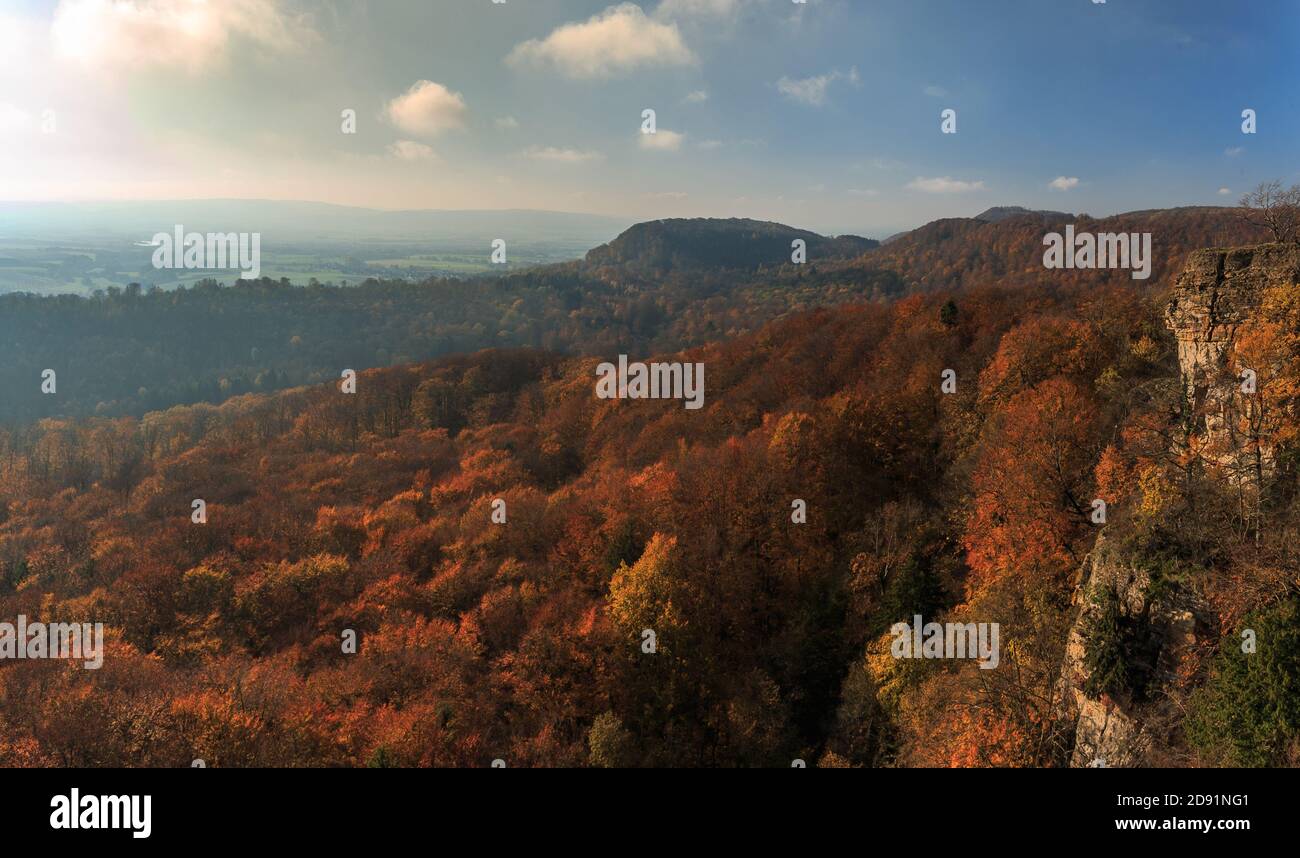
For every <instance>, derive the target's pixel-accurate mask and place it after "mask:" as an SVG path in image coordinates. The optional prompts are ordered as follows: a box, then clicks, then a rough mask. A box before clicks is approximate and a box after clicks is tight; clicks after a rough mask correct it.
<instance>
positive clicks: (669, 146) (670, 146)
mask: <svg viewBox="0 0 1300 858" xmlns="http://www.w3.org/2000/svg"><path fill="white" fill-rule="evenodd" d="M638 136H639V137H640V140H639V141H638V143H637V145H639V146H640V147H641V148H642V149H650V150H653V151H655V152H676V151H677V150H679V149H681V148H682V141H683V140H685V139H686V135H685V134H678V133H677V132H676V131H669V130H667V129H666V128H660V129H659V130H658V131H656V132H655V133H654V134H641V135H638Z"/></svg>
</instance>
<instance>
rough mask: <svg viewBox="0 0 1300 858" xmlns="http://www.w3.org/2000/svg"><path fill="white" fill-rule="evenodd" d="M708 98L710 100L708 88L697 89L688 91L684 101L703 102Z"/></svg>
mask: <svg viewBox="0 0 1300 858" xmlns="http://www.w3.org/2000/svg"><path fill="white" fill-rule="evenodd" d="M708 100H709V93H708V90H704V89H697V90H695V91H694V92H688V93H687V94H686V97H685V98H683V99H682V101H684V102H686V103H687V104H703V103H704V102H706V101H708Z"/></svg>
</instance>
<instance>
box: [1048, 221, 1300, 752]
mask: <svg viewBox="0 0 1300 858" xmlns="http://www.w3.org/2000/svg"><path fill="white" fill-rule="evenodd" d="M1294 283H1300V247H1297V246H1295V245H1280V244H1268V245H1259V246H1255V247H1242V248H1233V249H1207V250H1198V251H1195V252H1193V253H1192V254H1190V255H1189V257H1188V259H1187V263H1186V266H1185V267H1184V269H1183V271H1182V273H1181V274H1180V275H1179V276H1178V278H1177V279H1176V281H1175V285H1174V288H1173V290H1172V292H1171V294H1170V298H1169V304H1168V307H1167V309H1166V312H1165V321H1166V324H1167V325H1168V327H1169V329H1170V330H1171V331H1172V332H1173V335H1174V338H1175V340H1176V341H1177V347H1178V364H1179V370H1180V376H1181V382H1182V385H1183V390H1184V392H1185V395H1186V396H1187V402H1188V405H1189V407H1190V410H1189V412H1188V413H1189V414H1191V415H1194V416H1195V418H1196V421H1197V422H1196V424H1195V425H1194V427H1193V430H1192V431H1193V432H1195V433H1196V434H1199V435H1202V436H1203V437H1204V439H1205V440H1206V441H1207V442H1208V443H1207V448H1208V449H1210V450H1214V451H1217V452H1216V453H1213V454H1211V455H1215V456H1217V457H1218V461H1219V462H1220V463H1221V464H1224V465H1231V464H1234V459H1236V458H1237V457H1238V456H1239V455H1240V439H1239V438H1237V437H1235V436H1234V429H1233V427H1234V425H1236V424H1235V420H1234V417H1235V416H1236V415H1237V414H1238V413H1239V412H1240V411H1241V410H1242V409H1249V408H1250V407H1251V403H1250V400H1249V397H1248V395H1246V394H1245V393H1243V391H1242V390H1241V386H1240V381H1239V379H1238V378H1237V377H1236V376H1235V374H1234V373H1233V372H1231V371H1229V370H1227V369H1226V368H1227V366H1228V365H1229V357H1230V356H1231V353H1232V349H1233V346H1234V343H1235V342H1236V340H1237V337H1238V334H1239V332H1240V331H1241V330H1242V328H1243V327H1244V326H1248V325H1249V324H1250V323H1251V319H1252V317H1253V315H1254V314H1255V312H1256V311H1257V309H1258V307H1259V302H1260V300H1261V297H1262V296H1263V294H1264V292H1265V291H1266V290H1267V289H1269V288H1270V287H1272V286H1275V285H1289V284H1294ZM1224 473H1225V479H1229V478H1232V477H1231V476H1230V475H1232V474H1241V473H1245V469H1241V468H1232V467H1228V468H1225V469H1224ZM1263 479H1265V480H1266V479H1267V475H1265V477H1264V478H1263ZM1119 541H1120V540H1118V539H1116V538H1113V536H1112V535H1111V534H1109V533H1108V532H1107V531H1106V530H1103V532H1102V533H1101V534H1100V535H1099V536H1098V538H1097V542H1096V544H1095V546H1094V548H1093V551H1092V552H1091V553H1090V554H1089V555H1088V557H1087V558H1086V559H1085V561H1084V563H1083V565H1082V569H1081V572H1080V580H1079V583H1078V589H1077V591H1076V594H1075V603H1076V604H1077V605H1078V615H1077V618H1076V620H1075V623H1074V625H1073V627H1072V628H1071V630H1070V633H1069V639H1068V642H1067V646H1066V655H1065V662H1064V664H1063V667H1062V671H1061V679H1060V686H1059V692H1060V698H1061V704H1060V705H1061V713H1062V718H1063V720H1064V721H1066V722H1067V723H1073V725H1074V731H1073V732H1074V741H1073V746H1072V752H1071V757H1070V765H1072V766H1090V765H1097V766H1100V765H1104V766H1107V767H1125V766H1137V765H1144V764H1152V763H1153V762H1159V761H1158V760H1157V761H1153V760H1152V759H1151V757H1150V753H1151V750H1152V748H1153V747H1158V746H1161V745H1162V744H1163V743H1164V741H1165V740H1166V739H1168V738H1169V736H1168V733H1169V732H1170V731H1171V730H1172V729H1175V727H1176V725H1177V723H1178V721H1179V712H1178V711H1176V706H1175V704H1173V703H1172V702H1170V701H1171V698H1170V696H1169V695H1166V694H1164V693H1163V691H1164V690H1166V689H1168V688H1170V687H1172V685H1173V684H1174V683H1175V682H1177V681H1179V677H1178V674H1177V669H1178V666H1179V665H1180V664H1181V663H1182V662H1183V660H1184V656H1186V655H1187V654H1188V652H1189V650H1190V649H1191V648H1194V647H1197V646H1201V645H1208V644H1210V643H1212V642H1213V640H1214V639H1215V632H1214V631H1213V630H1214V628H1215V626H1216V623H1215V618H1214V617H1213V616H1211V615H1210V614H1209V611H1208V609H1207V608H1206V606H1205V605H1204V603H1203V602H1202V601H1201V600H1200V599H1199V598H1198V597H1197V595H1196V593H1195V592H1194V590H1193V588H1192V587H1191V586H1189V585H1188V584H1186V583H1183V582H1170V581H1158V582H1157V581H1153V580H1152V576H1151V574H1150V573H1149V571H1148V570H1145V569H1143V568H1141V566H1140V565H1139V564H1137V563H1135V562H1134V560H1133V558H1132V557H1131V556H1129V555H1128V554H1127V553H1126V551H1125V549H1124V548H1123V546H1122V545H1119V544H1116V543H1117V542H1119ZM1101 593H1105V594H1107V595H1108V596H1109V594H1112V593H1113V594H1114V597H1113V598H1114V599H1116V601H1117V606H1116V611H1117V614H1118V615H1119V617H1120V618H1121V621H1122V622H1123V623H1124V624H1125V627H1126V632H1127V633H1128V634H1129V635H1130V636H1131V638H1130V640H1131V641H1135V649H1136V652H1137V658H1138V660H1140V661H1141V662H1142V663H1140V664H1135V665H1132V666H1131V667H1132V669H1133V670H1134V671H1136V672H1139V673H1140V674H1141V680H1142V686H1143V693H1141V694H1140V695H1136V698H1137V699H1135V697H1134V696H1127V697H1125V698H1124V699H1116V698H1114V697H1112V696H1110V695H1106V694H1098V695H1095V697H1094V696H1090V695H1089V694H1087V693H1085V688H1087V686H1088V684H1089V669H1088V666H1087V664H1086V646H1085V641H1086V640H1087V636H1088V633H1089V630H1090V629H1091V628H1093V626H1094V624H1095V623H1096V622H1097V619H1098V616H1099V613H1100V612H1101V611H1102V610H1103V608H1102V607H1101V605H1100V604H1099V602H1098V601H1097V596H1098V594H1101ZM1093 690H1094V692H1095V689H1093Z"/></svg>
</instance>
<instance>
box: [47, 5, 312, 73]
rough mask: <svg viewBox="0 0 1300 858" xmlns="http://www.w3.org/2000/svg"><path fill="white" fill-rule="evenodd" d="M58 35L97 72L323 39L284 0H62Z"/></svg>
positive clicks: (202, 63) (197, 63)
mask: <svg viewBox="0 0 1300 858" xmlns="http://www.w3.org/2000/svg"><path fill="white" fill-rule="evenodd" d="M50 35H51V38H52V40H53V45H54V49H55V53H56V55H57V56H58V57H59V58H61V59H65V60H70V61H73V62H76V63H79V64H81V65H83V66H85V67H87V68H94V69H95V70H97V71H111V70H119V69H139V68H145V67H149V66H165V67H175V68H182V69H186V70H188V71H191V72H193V71H197V70H199V69H202V68H205V67H207V66H209V65H211V64H212V63H214V62H217V61H219V60H222V59H224V58H225V57H226V55H227V52H228V49H229V47H230V43H231V41H232V40H233V39H236V38H242V39H246V40H248V41H251V42H253V43H255V44H258V45H260V46H262V47H265V48H272V49H277V50H295V51H296V50H299V49H301V48H302V47H304V46H306V45H307V44H309V43H310V42H312V41H314V40H315V33H314V31H313V30H312V29H311V27H310V26H309V25H308V24H307V22H306V21H305V20H304V19H303V18H302V17H300V16H296V15H290V14H288V13H286V12H284V11H283V10H282V9H281V7H280V3H279V0H220V2H213V3H204V2H195V0H60V2H59V5H58V7H57V8H55V10H54V18H53V23H52V24H51V27H50Z"/></svg>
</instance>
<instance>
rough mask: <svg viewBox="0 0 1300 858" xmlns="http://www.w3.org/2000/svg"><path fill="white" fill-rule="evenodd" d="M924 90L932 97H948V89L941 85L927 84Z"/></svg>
mask: <svg viewBox="0 0 1300 858" xmlns="http://www.w3.org/2000/svg"><path fill="white" fill-rule="evenodd" d="M922 92H924V93H925V94H926V95H928V96H930V97H931V98H947V97H948V90H946V89H944V88H943V87H941V86H927V87H926V88H925V89H923V90H922Z"/></svg>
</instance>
